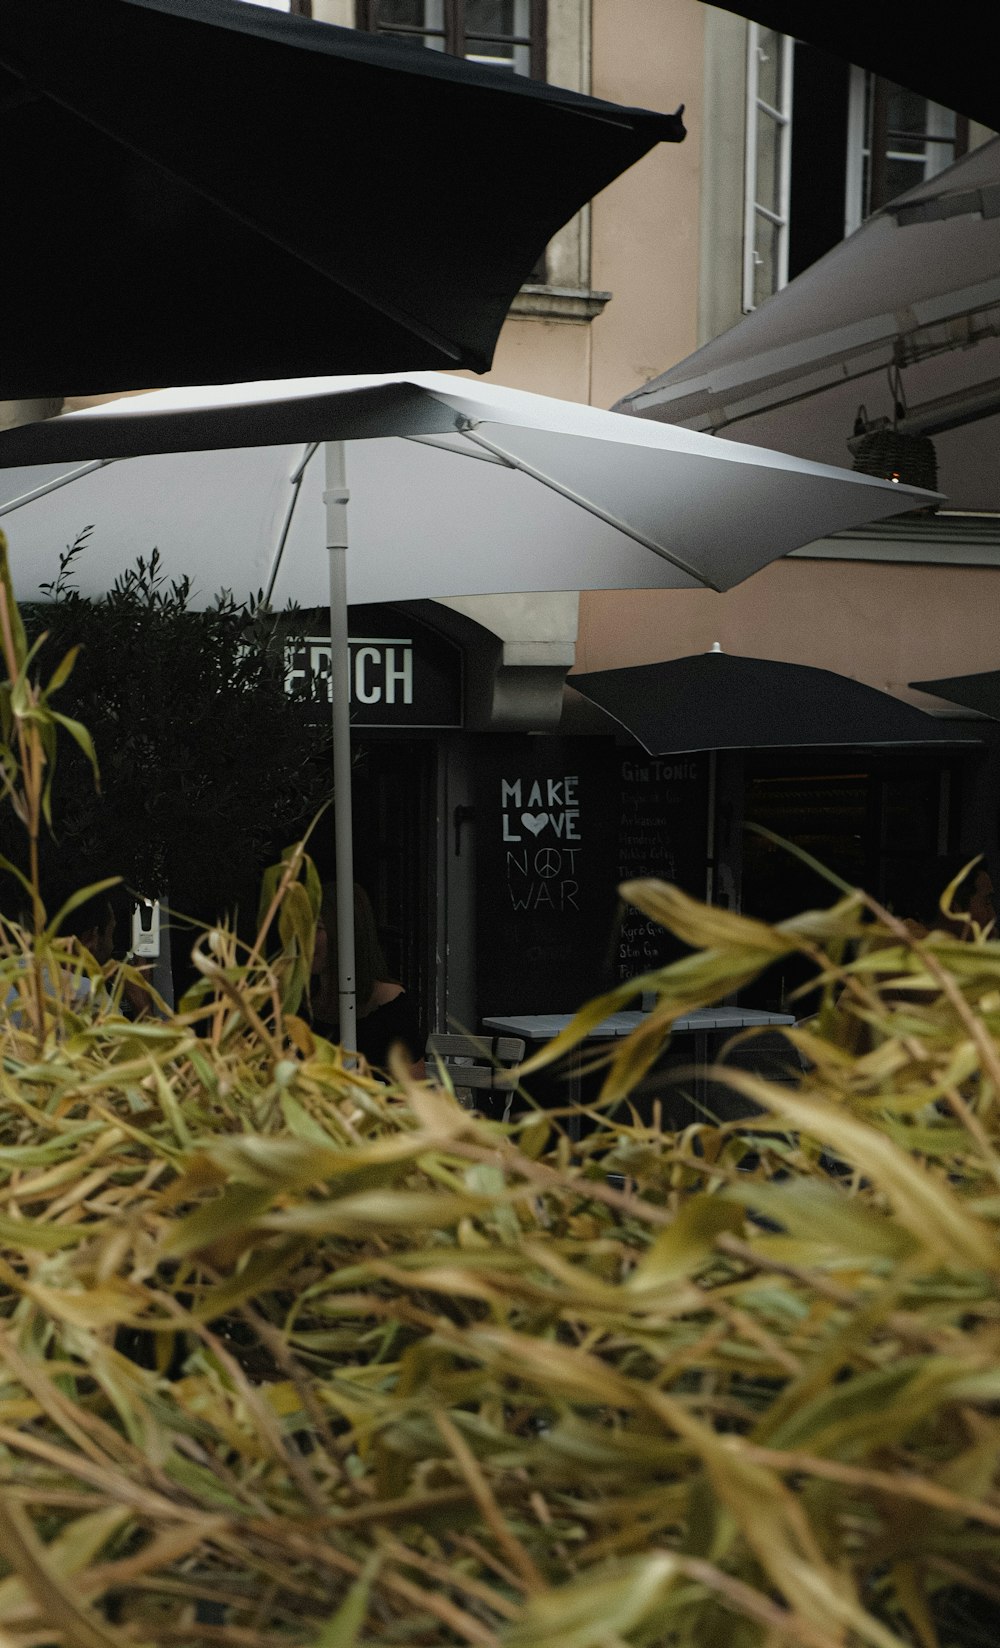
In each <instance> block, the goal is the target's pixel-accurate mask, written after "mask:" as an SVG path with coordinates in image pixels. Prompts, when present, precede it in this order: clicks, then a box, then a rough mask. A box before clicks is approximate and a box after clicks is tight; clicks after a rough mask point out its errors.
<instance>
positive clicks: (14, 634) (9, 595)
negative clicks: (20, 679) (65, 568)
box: [0, 530, 28, 672]
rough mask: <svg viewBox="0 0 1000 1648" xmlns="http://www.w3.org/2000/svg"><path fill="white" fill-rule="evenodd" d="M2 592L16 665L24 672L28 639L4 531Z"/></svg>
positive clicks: (1, 537) (1, 535)
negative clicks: (16, 594) (11, 572)
mask: <svg viewBox="0 0 1000 1648" xmlns="http://www.w3.org/2000/svg"><path fill="white" fill-rule="evenodd" d="M0 592H2V593H0V604H2V609H3V617H4V618H5V620H6V622H7V623H8V624H9V626H10V634H11V639H12V641H13V646H14V663H15V665H16V666H17V669H18V671H19V672H23V670H24V661H25V659H26V658H27V656H28V638H27V636H26V634H25V631H24V623H23V621H22V618H21V610H20V608H19V606H18V604H17V601H16V599H15V596H14V584H13V581H12V579H11V576H10V559H9V554H8V548H7V538H6V535H5V534H4V532H3V531H2V530H0Z"/></svg>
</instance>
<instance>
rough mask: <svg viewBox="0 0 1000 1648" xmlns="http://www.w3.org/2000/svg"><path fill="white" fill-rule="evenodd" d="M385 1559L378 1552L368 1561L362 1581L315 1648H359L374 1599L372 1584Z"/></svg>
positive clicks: (330, 1622)
mask: <svg viewBox="0 0 1000 1648" xmlns="http://www.w3.org/2000/svg"><path fill="white" fill-rule="evenodd" d="M381 1561H382V1558H381V1556H380V1555H379V1553H378V1552H376V1553H375V1554H374V1555H373V1556H370V1557H369V1558H368V1561H367V1562H366V1563H365V1566H364V1570H363V1572H362V1573H361V1575H360V1577H359V1578H358V1579H356V1580H355V1581H354V1584H353V1585H352V1586H351V1588H350V1590H349V1591H348V1593H347V1595H346V1597H345V1598H344V1600H343V1602H342V1603H341V1605H340V1607H339V1608H338V1609H337V1612H336V1613H335V1614H334V1615H333V1617H332V1619H330V1620H328V1621H327V1623H326V1625H324V1627H323V1629H322V1630H321V1632H320V1634H319V1636H318V1637H317V1638H316V1640H315V1642H314V1644H313V1648H357V1645H358V1640H359V1633H360V1632H361V1629H362V1627H363V1626H364V1623H365V1619H366V1617H367V1614H368V1604H369V1601H370V1599H371V1592H372V1583H373V1581H374V1579H375V1576H376V1574H377V1573H378V1570H379V1567H380V1565H381Z"/></svg>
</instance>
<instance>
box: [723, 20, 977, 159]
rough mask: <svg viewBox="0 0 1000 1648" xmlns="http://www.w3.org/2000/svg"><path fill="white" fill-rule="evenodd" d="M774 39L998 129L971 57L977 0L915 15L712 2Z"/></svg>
mask: <svg viewBox="0 0 1000 1648" xmlns="http://www.w3.org/2000/svg"><path fill="white" fill-rule="evenodd" d="M711 3H712V4H713V5H721V6H722V8H723V10H725V11H734V12H736V13H737V15H738V16H740V17H749V18H752V19H753V21H754V22H755V23H762V24H763V25H764V27H765V28H768V29H775V30H776V31H777V33H778V34H790V35H793V36H794V37H795V39H796V40H807V41H808V42H809V44H810V45H812V46H819V47H820V48H821V49H822V50H823V51H827V52H831V53H832V54H833V56H834V57H841V58H843V59H844V61H845V62H847V63H857V64H858V65H859V66H860V67H861V68H864V69H872V70H873V71H874V72H875V73H876V74H879V75H882V76H883V78H884V79H886V80H894V81H895V82H896V84H897V85H900V86H909V87H910V88H911V90H912V91H916V92H922V93H923V95H924V96H925V97H929V98H930V99H931V101H932V102H933V103H943V104H944V106H945V108H946V109H958V110H959V111H960V112H961V113H962V114H967V115H970V116H971V117H972V119H974V120H981V121H982V122H983V125H984V126H989V127H990V128H991V129H995V128H996V127H997V126H998V125H1000V94H998V91H997V79H996V73H995V70H994V64H993V63H992V61H991V54H990V53H989V52H977V51H976V49H975V46H974V42H975V40H976V39H977V37H978V36H979V34H980V32H981V29H982V23H983V12H982V8H981V6H980V5H979V3H978V0H958V3H957V4H956V5H953V6H951V7H949V9H948V12H947V16H944V15H942V14H938V13H934V12H930V11H927V12H918V11H917V10H916V8H915V7H914V6H913V5H912V3H911V0H879V4H878V5H876V6H870V5H869V6H861V5H850V4H848V5H845V4H844V3H843V0H809V4H808V5H803V4H802V0H711Z"/></svg>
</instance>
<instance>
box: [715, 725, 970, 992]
mask: <svg viewBox="0 0 1000 1648" xmlns="http://www.w3.org/2000/svg"><path fill="white" fill-rule="evenodd" d="M953 765H954V761H953V758H952V759H950V758H948V757H944V758H942V757H941V756H940V755H938V756H930V755H920V754H914V753H913V752H912V751H911V752H909V753H906V752H903V751H890V750H887V751H882V752H871V751H869V752H861V753H854V754H851V753H843V754H836V755H834V754H828V755H823V754H819V755H817V754H816V753H813V754H812V755H810V754H809V753H808V752H806V753H803V754H801V755H793V756H788V755H787V754H786V755H778V754H775V755H755V756H748V757H747V763H746V784H745V793H744V822H745V824H746V825H747V826H748V828H746V829H745V831H744V840H743V876H742V900H741V903H742V908H743V910H744V911H745V912H746V913H747V915H751V916H761V917H763V918H764V919H765V920H767V921H781V920H783V919H785V918H786V917H788V916H792V915H796V914H797V913H799V912H800V911H802V910H806V909H809V908H817V907H818V908H823V907H824V906H826V905H829V904H832V903H833V902H834V900H835V899H836V897H837V890H836V888H835V887H834V886H832V885H831V884H830V883H829V882H828V881H826V880H825V879H824V878H823V877H822V876H821V875H820V874H819V873H818V872H817V871H816V870H814V869H812V868H810V866H809V865H807V864H804V863H803V862H802V861H801V859H799V858H796V857H795V856H794V855H793V854H791V853H789V852H788V851H787V849H785V848H782V847H779V846H776V845H775V844H774V843H773V842H771V841H769V840H767V839H766V838H764V837H762V836H760V835H759V834H757V833H756V832H755V831H754V829H753V826H754V825H761V826H763V827H764V828H765V829H767V830H769V831H772V832H773V833H774V834H775V835H778V836H781V837H782V838H783V839H784V840H786V841H789V842H792V843H794V845H795V846H797V847H800V848H802V849H803V850H804V851H805V852H807V853H809V854H810V855H811V857H813V858H815V859H817V860H818V861H819V863H821V864H823V865H824V866H825V867H826V868H827V869H828V870H832V871H833V872H834V874H836V875H838V876H840V877H841V878H842V880H844V881H846V882H848V883H849V884H850V885H851V886H852V887H863V888H864V889H865V890H866V891H867V892H870V893H872V894H874V896H875V897H876V898H879V899H881V900H883V901H884V902H885V903H887V904H888V905H889V906H890V908H892V909H893V910H894V911H895V912H896V914H898V915H901V916H907V915H909V914H912V912H911V911H910V910H909V909H908V907H907V898H908V895H909V890H910V888H911V887H912V885H913V883H914V877H915V876H916V874H917V870H918V866H920V865H925V864H927V863H928V862H929V861H930V860H932V859H933V858H935V857H936V856H937V855H938V854H940V853H946V852H949V851H950V850H951V849H952V846H953V844H954V841H955V839H956V838H957V837H956V830H957V819H956V817H955V807H954V806H953V804H952V797H953V794H954V793H955V792H956V789H957V786H956V785H955V784H954V783H953V773H952V768H953ZM808 972H809V968H808V966H807V964H806V963H805V962H802V963H799V962H797V961H792V962H790V963H782V964H780V965H779V966H777V967H775V968H773V969H771V970H770V971H769V972H768V973H766V974H764V975H763V976H762V978H761V979H759V980H758V981H757V983H756V984H755V985H754V986H752V987H751V988H750V989H748V990H746V991H744V992H742V993H741V1000H745V1001H746V1002H747V1003H748V1004H751V1005H754V1006H760V1007H768V1008H774V1009H779V1008H780V1009H782V1010H784V1008H785V1005H786V1004H787V1002H788V1000H789V997H790V995H791V994H792V992H793V991H794V990H795V989H796V988H798V986H800V985H801V984H802V983H803V981H804V980H805V978H806V976H807V974H808ZM808 1006H809V1004H808V1002H807V1003H805V1004H803V1003H802V1002H801V1001H800V1002H798V1003H793V1004H792V1006H791V1007H789V1008H788V1010H789V1011H794V1012H796V1013H797V1014H798V1015H799V1016H804V1012H805V1011H806V1009H807V1008H808Z"/></svg>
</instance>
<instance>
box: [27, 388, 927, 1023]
mask: <svg viewBox="0 0 1000 1648" xmlns="http://www.w3.org/2000/svg"><path fill="white" fill-rule="evenodd" d="M289 442H295V443H302V444H296V445H292V446H289V445H287V444H283V443H289ZM348 442H350V443H351V462H350V475H348V473H347V461H346V450H345V448H346V444H347V443H348ZM239 443H242V445H243V448H244V449H243V450H233V448H234V447H236V446H237V445H238V444H239ZM277 443H282V444H277ZM319 443H323V446H324V448H325V450H324V453H323V456H322V459H317V448H318V446H319ZM123 457H124V458H127V460H128V461H125V462H114V461H113V460H115V459H122V458H123ZM74 460H76V461H78V467H77V468H73V467H72V464H73V461H74ZM4 462H7V463H14V464H22V465H36V464H41V465H42V466H43V469H42V471H41V473H39V472H38V471H34V472H32V471H30V470H24V469H22V470H20V471H19V472H17V471H16V472H13V473H7V474H3V475H0V500H3V499H4V498H6V500H7V501H6V502H5V503H4V502H2V501H0V516H7V517H10V523H9V525H10V535H11V539H12V544H13V566H14V570H15V587H16V588H17V590H18V592H19V593H20V594H27V593H29V592H32V593H33V591H34V589H37V585H38V583H39V582H40V581H41V580H42V579H43V578H46V577H51V576H53V575H54V574H55V572H56V570H57V564H58V552H59V549H60V548H61V547H62V545H63V544H64V543H65V542H66V541H67V539H73V538H74V537H76V535H77V534H78V532H79V529H80V527H81V526H83V525H85V524H90V525H92V526H93V527H94V550H95V551H96V553H97V555H98V556H100V560H99V561H95V560H94V559H93V556H92V555H91V554H90V553H89V552H88V556H87V558H86V563H89V564H86V563H85V572H84V579H83V580H81V582H82V587H83V588H84V589H88V588H93V586H94V580H95V579H97V580H98V587H100V588H106V587H107V586H108V584H109V583H110V582H111V581H112V580H113V579H114V577H115V576H116V575H117V574H118V573H119V572H120V571H122V570H123V568H124V566H126V565H128V564H130V563H131V562H132V561H133V560H134V558H135V555H136V553H137V551H141V550H142V549H143V548H145V547H146V546H147V545H148V547H152V546H153V545H156V547H157V548H158V549H159V550H160V552H161V555H162V557H163V570H164V572H165V573H166V574H167V575H168V576H169V575H177V574H183V573H188V572H192V571H194V572H195V574H196V575H197V577H198V580H199V583H200V593H201V598H202V599H203V600H204V599H209V598H211V595H212V592H213V591H214V590H216V589H218V588H219V586H220V584H221V585H226V586H227V587H228V588H230V589H232V590H233V591H235V592H239V593H246V592H253V591H255V590H257V589H262V590H263V591H264V593H265V594H266V595H267V596H268V598H269V599H271V600H272V601H283V600H285V599H286V598H288V597H292V598H295V599H297V600H298V601H300V602H302V603H303V604H308V605H312V604H316V603H317V602H318V601H323V600H324V598H328V599H329V603H330V647H331V657H332V658H334V659H342V660H343V661H344V663H345V665H346V662H347V659H348V644H347V602H348V599H351V600H354V601H375V600H405V599H407V598H412V597H419V596H429V595H430V596H433V595H461V594H480V593H485V592H489V591H504V590H511V591H518V592H521V591H533V590H548V589H571V590H576V589H594V588H597V589H604V588H609V587H611V588H615V587H617V588H630V587H638V588H641V587H644V586H648V585H651V584H660V585H667V586H671V585H672V586H680V587H683V586H690V585H696V584H698V583H708V584H711V585H713V586H714V587H716V588H727V587H729V586H730V585H732V584H734V583H738V582H739V581H740V580H741V579H742V578H746V577H748V576H749V575H750V573H752V572H754V571H756V570H757V568H758V567H760V566H763V565H765V564H766V563H767V562H768V561H771V560H773V559H774V558H775V556H777V555H781V554H784V553H785V552H786V550H788V549H791V548H793V547H795V546H796V545H797V544H800V543H803V542H806V541H808V540H809V539H810V538H813V537H816V536H817V535H818V534H820V533H822V532H824V531H830V530H833V529H834V528H835V527H837V526H846V525H849V524H852V523H857V522H858V521H859V520H870V519H872V517H873V516H880V515H883V514H892V513H893V512H894V511H896V510H898V509H900V508H905V507H906V506H907V505H909V504H912V503H913V502H914V501H919V500H920V499H922V498H923V497H925V496H926V494H914V493H912V492H908V491H907V489H905V488H902V487H893V486H890V485H888V484H887V483H885V482H880V481H871V480H869V479H867V478H861V477H858V476H854V475H851V474H849V473H844V472H843V471H839V470H835V469H827V468H822V467H820V466H818V465H814V464H808V463H803V462H801V461H800V460H798V459H794V458H791V459H788V458H783V457H782V456H781V455H780V454H778V453H774V452H762V451H756V450H751V449H748V448H742V447H737V446H733V445H731V444H730V443H728V442H725V441H716V440H713V439H712V438H711V437H710V436H705V435H696V434H691V433H690V432H689V431H686V430H676V429H666V428H661V427H660V426H658V425H655V424H645V423H640V422H637V421H635V420H633V419H628V418H622V417H619V416H617V415H616V414H615V413H612V412H602V411H600V410H598V409H597V408H594V407H589V406H579V405H576V404H573V403H569V402H561V401H553V400H549V399H548V398H547V397H545V396H540V395H528V394H524V393H521V392H518V391H515V390H509V389H500V388H498V387H496V386H494V385H482V386H479V385H474V384H467V383H465V382H462V381H460V380H456V379H454V378H448V377H438V376H436V375H434V374H417V375H415V376H407V377H395V378H382V379H379V378H375V379H347V380H344V379H340V380H337V379H333V380H326V381H323V380H318V381H316V380H312V381H306V382H300V383H297V384H295V383H292V384H288V383H286V384H250V385H241V386H236V387H234V388H230V389H214V390H200V391H191V390H188V391H165V392H162V393H160V394H156V395H149V396H142V397H140V398H137V399H130V400H125V401H119V402H114V403H112V404H111V405H109V406H104V407H98V408H94V409H91V410H89V411H86V412H78V413H72V414H70V415H69V416H68V417H64V418H57V419H54V420H52V421H50V422H47V423H38V424H31V425H26V426H23V427H21V428H18V429H13V430H10V431H8V432H7V433H6V434H0V464H2V463H4ZM67 463H69V464H70V467H67ZM32 483H34V484H32ZM67 511H69V513H67ZM348 520H349V521H350V532H351V546H352V552H351V555H350V556H349V557H348V555H347V545H348ZM139 523H142V524H141V527H140V526H139ZM140 531H141V532H142V533H143V535H144V537H145V539H146V543H145V544H143V543H140V542H139V541H138V540H137V532H140ZM324 543H325V544H326V546H327V549H328V577H329V584H328V585H327V590H328V596H327V595H326V591H324V589H323V582H324V580H323V575H322V565H323V558H322V556H321V554H320V546H321V545H322V544H324ZM331 696H332V710H333V744H334V791H335V809H336V834H337V843H336V844H337V855H336V856H337V880H338V884H339V886H340V887H342V888H345V887H350V886H351V885H352V883H353V879H354V874H353V848H352V843H351V805H350V792H351V766H350V703H349V690H348V671H347V668H346V667H344V668H342V669H341V668H334V669H333V671H332V673H331ZM337 946H338V975H339V985H340V993H341V1033H342V1037H343V1039H344V1041H345V1043H346V1045H347V1046H348V1047H353V1046H354V1045H356V1044H355V1041H354V1039H353V1038H354V1025H355V1001H354V933H353V907H352V900H351V899H350V898H346V899H342V900H341V901H340V903H339V907H338V925H337Z"/></svg>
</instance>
